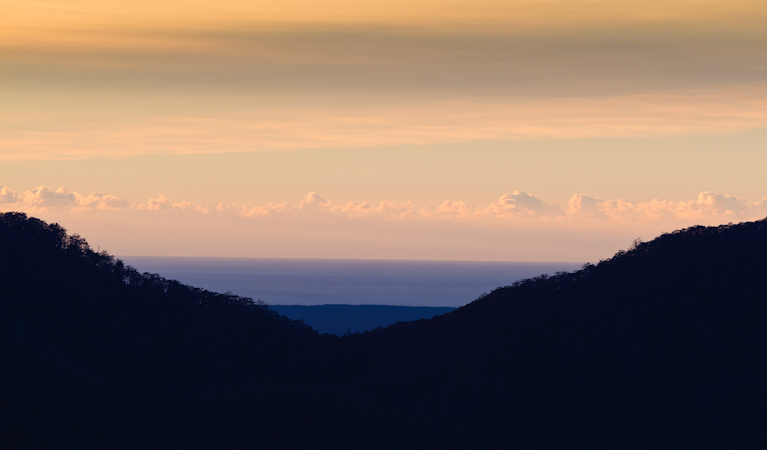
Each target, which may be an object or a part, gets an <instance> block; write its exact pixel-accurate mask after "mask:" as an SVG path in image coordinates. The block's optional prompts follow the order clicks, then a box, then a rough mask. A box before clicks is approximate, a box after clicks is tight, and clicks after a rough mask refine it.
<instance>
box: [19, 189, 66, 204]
mask: <svg viewBox="0 0 767 450" xmlns="http://www.w3.org/2000/svg"><path fill="white" fill-rule="evenodd" d="M76 198H77V197H76V195H75V194H74V193H73V192H70V191H68V190H66V189H64V188H58V189H56V190H55V191H54V190H53V189H50V188H48V187H46V186H39V187H36V188H34V189H32V190H31V191H25V192H24V193H22V195H21V203H22V204H23V205H25V206H28V207H30V208H33V209H43V208H50V207H55V206H68V205H72V204H74V203H75V200H76Z"/></svg>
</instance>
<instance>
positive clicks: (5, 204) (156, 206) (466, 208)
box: [0, 186, 767, 224]
mask: <svg viewBox="0 0 767 450" xmlns="http://www.w3.org/2000/svg"><path fill="white" fill-rule="evenodd" d="M0 205H2V208H3V210H18V211H26V212H30V213H35V212H44V211H48V210H61V211H67V212H72V213H75V212H81V211H86V210H91V211H98V210H113V211H126V212H128V211H146V212H147V213H153V214H162V213H169V212H175V213H184V214H202V215H209V216H212V217H215V216H218V217H229V218H230V219H231V218H241V219H258V218H271V219H280V220H292V219H297V218H300V217H306V218H311V217H326V218H338V219H359V218H369V219H371V220H385V221H392V220H412V219H421V220H448V221H449V220H471V221H475V222H480V221H490V220H496V221H504V220H508V221H519V220H542V221H561V220H564V219H566V220H567V221H570V222H572V221H577V220H600V221H618V222H658V221H664V220H674V221H679V220H682V221H686V222H689V223H691V224H692V223H701V222H706V221H709V222H710V221H711V220H713V221H717V220H718V221H722V222H725V221H733V222H734V221H742V220H753V219H758V218H762V217H764V216H767V198H765V199H763V200H761V201H757V202H748V201H746V200H745V199H742V198H739V197H735V196H732V195H725V194H719V193H716V192H710V191H706V192H701V193H700V194H699V195H698V196H697V198H695V199H693V200H688V201H669V200H662V199H653V200H649V201H630V200H625V199H617V200H615V199H603V198H600V197H592V196H589V195H586V194H575V195H573V196H572V198H570V201H569V202H568V206H567V211H564V210H563V209H562V208H561V207H560V206H559V205H558V204H557V203H556V202H555V203H546V202H544V201H543V200H542V199H541V198H539V197H536V196H535V195H532V194H528V193H526V192H522V191H514V192H512V193H507V194H503V195H501V196H500V198H499V199H498V200H497V201H495V202H492V203H490V204H489V205H488V206H486V207H475V206H472V205H470V204H467V203H466V202H465V201H463V200H446V201H444V202H442V203H440V204H438V205H436V206H418V205H416V204H414V203H413V202H410V201H408V202H395V201H390V200H384V201H382V202H380V203H379V204H378V206H374V205H373V204H370V203H369V202H367V201H365V200H353V201H348V202H346V203H343V204H338V205H336V204H334V203H333V202H332V201H330V200H328V199H326V198H325V197H323V196H322V195H320V194H319V193H317V192H316V191H312V192H309V193H308V194H307V195H306V196H305V197H303V198H302V199H301V200H300V201H299V203H298V204H291V203H288V202H286V201H282V202H269V203H266V204H263V205H255V206H252V205H251V206H248V205H234V204H227V203H219V204H217V205H215V206H206V205H200V204H195V203H192V202H190V201H176V200H173V199H170V198H168V197H166V196H164V195H158V196H157V197H155V198H150V199H148V200H147V201H146V203H130V202H129V201H127V200H126V199H124V198H120V197H117V196H115V195H111V194H102V193H100V192H93V193H91V194H89V195H87V196H85V195H81V194H79V193H77V192H74V191H69V190H67V189H65V188H63V187H60V188H58V189H55V190H54V189H52V188H48V187H46V186H39V187H37V188H35V189H32V190H29V191H24V192H21V193H17V192H15V191H13V190H12V189H11V188H9V187H6V186H0Z"/></svg>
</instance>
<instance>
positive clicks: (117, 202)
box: [74, 192, 129, 210]
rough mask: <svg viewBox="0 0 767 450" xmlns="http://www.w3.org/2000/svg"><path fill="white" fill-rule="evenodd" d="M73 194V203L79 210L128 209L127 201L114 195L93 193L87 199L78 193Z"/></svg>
mask: <svg viewBox="0 0 767 450" xmlns="http://www.w3.org/2000/svg"><path fill="white" fill-rule="evenodd" d="M74 194H75V199H76V200H75V203H76V204H77V205H78V206H79V209H80V210H82V209H89V208H94V209H113V210H118V209H128V208H129V204H128V202H127V200H125V199H123V198H119V197H115V196H114V195H110V194H107V195H103V194H101V193H99V192H94V193H92V194H90V195H89V196H87V197H84V196H81V195H80V194H78V193H76V192H75V193H74Z"/></svg>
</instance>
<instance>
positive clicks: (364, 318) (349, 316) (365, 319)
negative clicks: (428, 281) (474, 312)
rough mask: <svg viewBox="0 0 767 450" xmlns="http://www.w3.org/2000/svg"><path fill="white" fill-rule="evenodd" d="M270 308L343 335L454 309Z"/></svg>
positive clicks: (326, 306)
mask: <svg viewBox="0 0 767 450" xmlns="http://www.w3.org/2000/svg"><path fill="white" fill-rule="evenodd" d="M269 307H270V308H271V309H272V310H274V311H276V312H277V313H279V314H281V315H283V316H285V317H288V318H289V319H293V320H298V319H304V322H306V324H307V325H309V326H311V327H312V328H314V329H315V330H317V331H319V332H320V333H331V334H337V335H343V334H345V333H346V332H347V331H348V332H351V333H356V332H363V331H367V330H372V329H374V328H377V327H379V326H384V327H385V326H387V325H391V324H393V323H396V322H407V321H412V320H419V319H431V318H432V317H434V316H439V315H441V314H446V313H449V312H450V311H454V310H455V309H456V308H451V307H447V306H391V305H316V306H303V305H270V306H269Z"/></svg>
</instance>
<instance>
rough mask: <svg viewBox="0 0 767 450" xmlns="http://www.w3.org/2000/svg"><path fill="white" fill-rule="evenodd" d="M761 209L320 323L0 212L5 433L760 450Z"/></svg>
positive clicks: (33, 437) (46, 441)
mask: <svg viewBox="0 0 767 450" xmlns="http://www.w3.org/2000/svg"><path fill="white" fill-rule="evenodd" d="M766 256H767V221H758V222H751V223H743V224H737V225H725V226H720V227H692V228H688V229H686V230H681V231H677V232H674V233H670V234H664V235H662V236H660V237H659V238H657V239H655V240H653V241H651V242H647V243H640V242H637V243H635V245H634V246H632V248H631V249H629V250H628V251H625V252H623V251H622V252H619V253H618V254H616V255H615V256H614V257H613V258H611V259H609V260H605V261H601V262H600V263H599V264H596V265H587V266H585V267H584V268H583V269H582V270H579V271H576V272H573V273H562V274H558V275H556V276H551V277H538V278H534V279H530V280H525V281H521V282H518V283H515V284H513V285H511V286H508V287H503V288H499V289H497V290H495V291H493V292H492V293H490V294H487V295H484V296H482V297H481V298H479V299H477V300H476V301H475V302H473V303H471V304H469V305H467V306H465V307H462V308H459V309H458V310H456V311H453V312H451V313H449V314H445V315H442V316H437V317H435V318H433V319H430V320H419V321H415V322H406V323H398V324H395V325H392V326H390V327H387V328H378V329H376V330H373V331H370V332H367V333H362V334H352V335H348V336H344V337H340V338H339V337H335V336H330V335H320V334H318V333H316V332H315V331H314V330H312V329H310V328H309V327H307V326H306V325H305V324H303V323H302V322H295V321H290V320H288V319H286V318H283V317H281V316H278V315H277V314H276V313H274V312H272V311H270V310H268V309H267V308H266V307H265V306H263V305H258V304H254V303H253V302H252V301H251V300H249V299H245V298H241V297H236V296H232V295H226V294H214V293H210V292H207V291H204V290H200V289H195V288H192V287H189V286H185V285H182V284H180V283H178V282H174V281H169V280H165V279H162V278H160V277H158V276H156V275H151V274H139V273H137V272H136V271H135V270H133V269H131V268H129V267H125V266H124V265H123V264H122V263H121V262H120V261H117V260H115V259H114V258H112V257H110V256H109V255H107V254H105V253H96V252H93V251H92V250H91V249H90V248H89V247H88V246H87V244H86V243H85V241H83V240H82V239H81V238H79V237H77V236H68V235H67V234H66V233H65V231H64V230H63V229H61V228H60V227H58V226H57V225H48V224H45V223H43V222H41V221H39V220H37V219H30V218H27V217H26V216H24V215H23V214H15V213H9V214H3V215H0V286H2V292H1V293H0V295H2V299H1V301H0V360H1V361H3V363H2V367H0V400H1V401H0V440H2V442H0V444H2V447H3V448H173V449H176V448H178V449H182V448H183V449H187V448H190V449H191V448H280V449H281V448H285V449H304V448H306V449H320V448H328V449H331V448H332V449H389V448H392V449H394V448H396V449H408V448H413V449H416V448H417V449H420V448H423V449H431V448H439V449H443V448H457V449H458V448H460V449H465V448H518V449H538V448H552V449H553V448H557V449H558V448H584V449H586V448H587V449H616V448H636V449H640V448H641V449H645V448H668V449H672V448H673V449H680V448H690V449H693V448H694V449H719V448H764V447H765V445H767V431H765V430H767V427H765V425H766V424H767V384H765V380H767V302H766V301H767V290H766V289H767V276H765V274H767V259H766Z"/></svg>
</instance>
